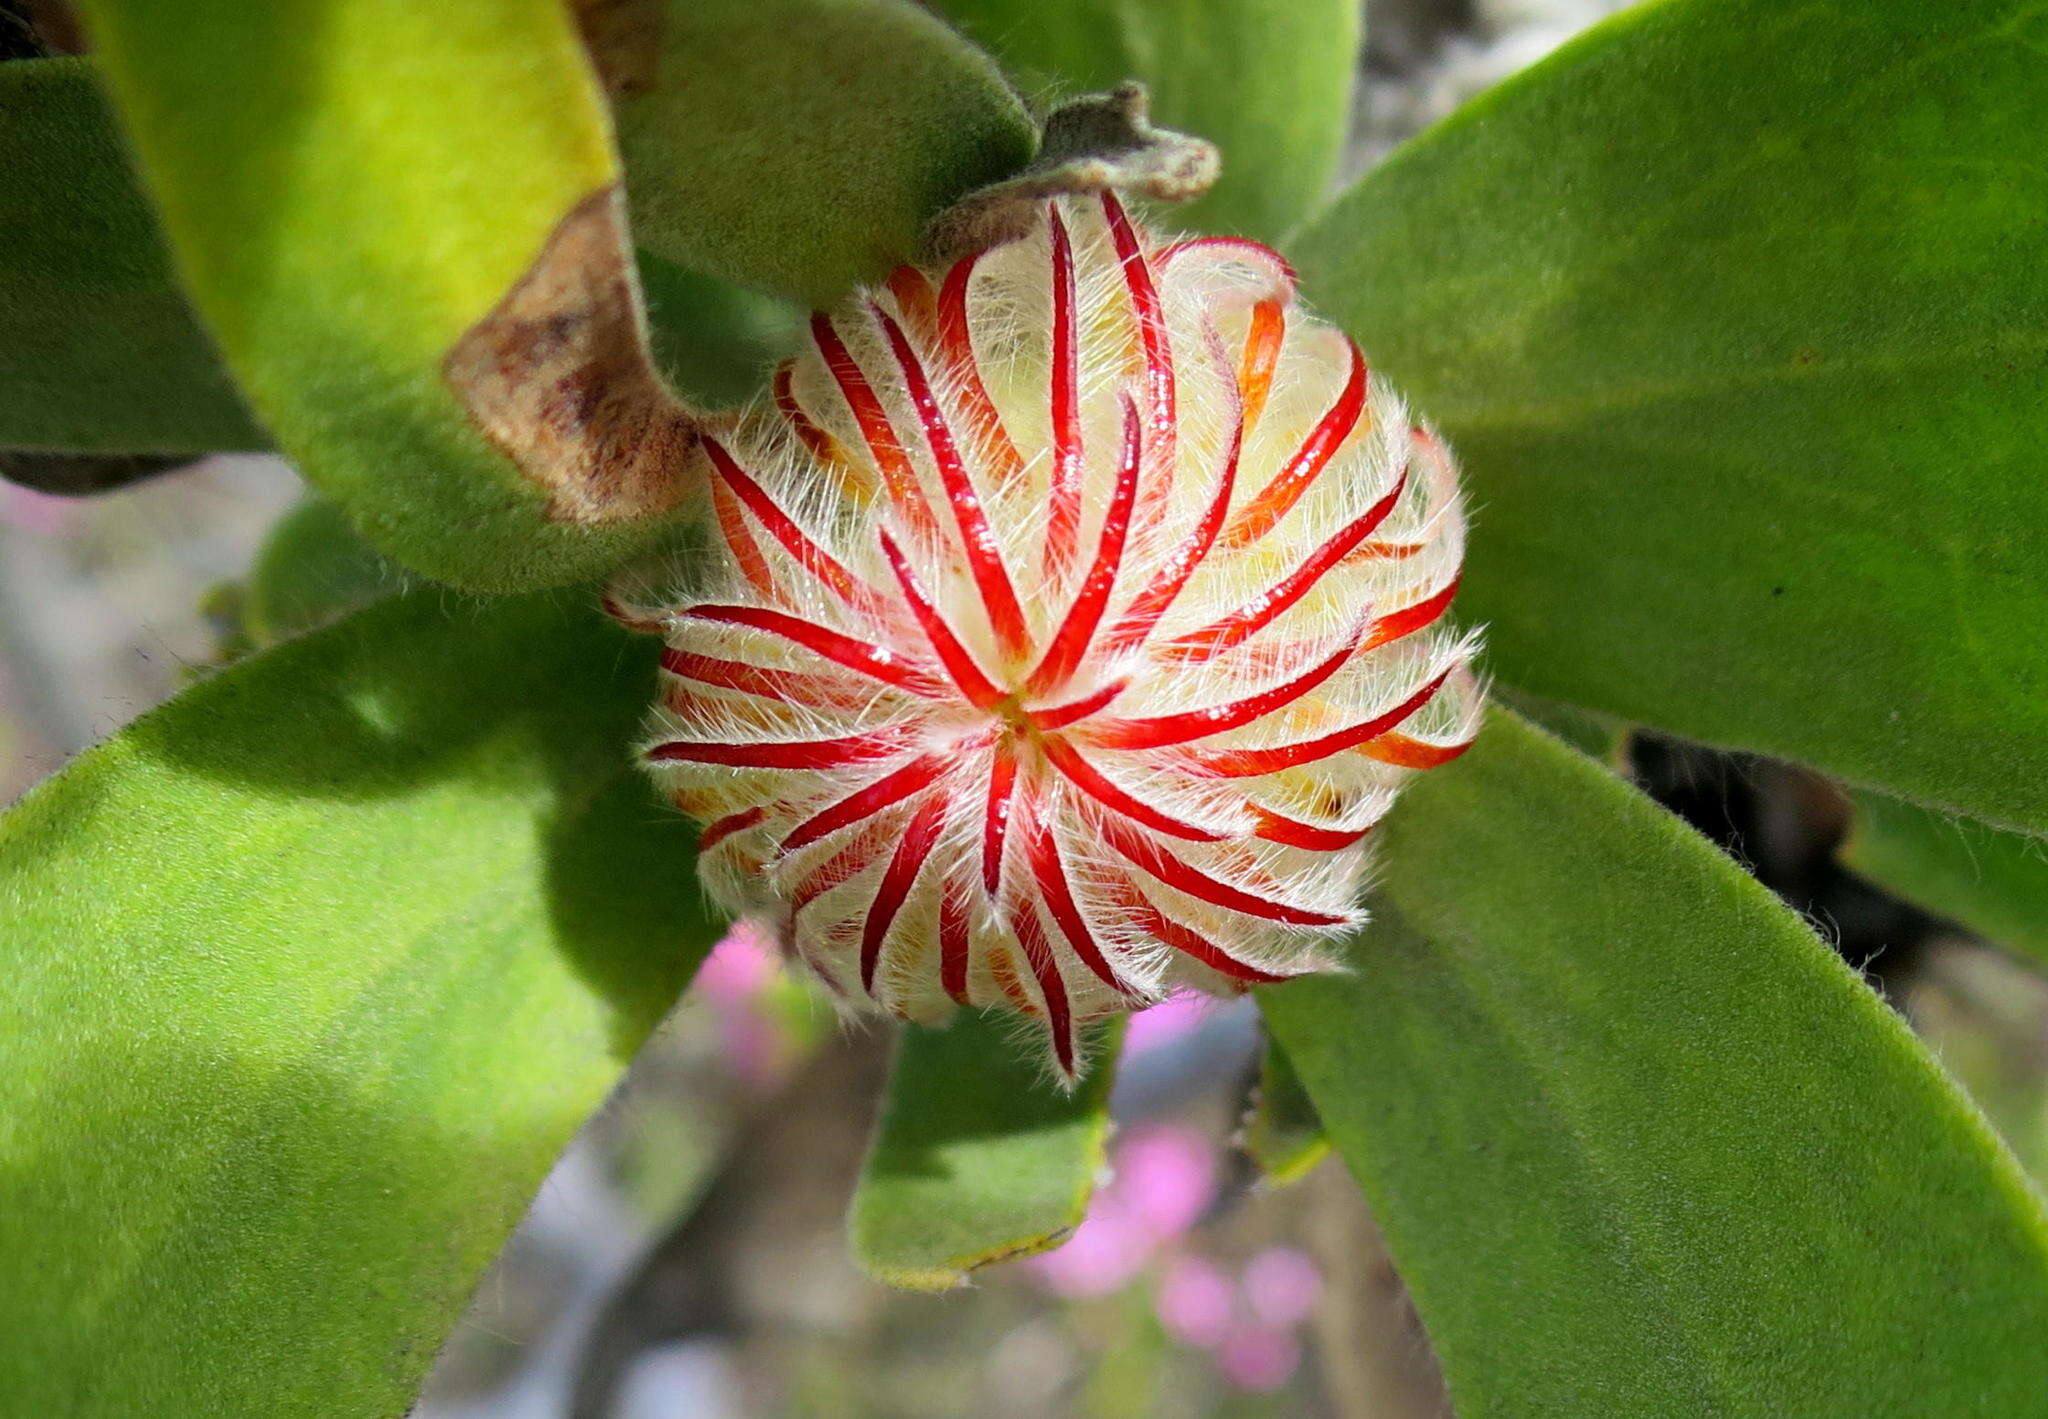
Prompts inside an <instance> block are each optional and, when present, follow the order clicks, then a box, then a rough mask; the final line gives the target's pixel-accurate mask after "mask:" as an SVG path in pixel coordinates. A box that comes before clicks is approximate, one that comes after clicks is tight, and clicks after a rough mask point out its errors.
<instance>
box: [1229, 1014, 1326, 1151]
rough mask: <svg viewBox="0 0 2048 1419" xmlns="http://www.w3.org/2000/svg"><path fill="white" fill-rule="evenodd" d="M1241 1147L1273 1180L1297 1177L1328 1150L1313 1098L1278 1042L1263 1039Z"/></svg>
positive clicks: (1324, 1131)
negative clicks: (1255, 1091) (1263, 1042)
mask: <svg viewBox="0 0 2048 1419" xmlns="http://www.w3.org/2000/svg"><path fill="white" fill-rule="evenodd" d="M1244 1151H1245V1152H1246V1153H1247V1154H1249V1155H1250V1156H1251V1160H1252V1161H1253V1162H1254V1163H1256V1164H1258V1167H1259V1171H1260V1172H1262V1173H1264V1174H1265V1175H1266V1177H1267V1178H1268V1179H1270V1180H1271V1181H1273V1182H1275V1183H1279V1184H1282V1185H1284V1184H1287V1183H1291V1182H1298V1181H1300V1180H1301V1179H1302V1178H1304V1177H1307V1176H1308V1174H1309V1173H1310V1172H1311V1171H1312V1170H1313V1169H1314V1168H1315V1166H1316V1164H1318V1163H1320V1162H1322V1161H1323V1159H1324V1158H1326V1157H1328V1156H1329V1152H1330V1135H1329V1133H1328V1132H1327V1131H1326V1130H1325V1129H1324V1128H1323V1119H1322V1115H1321V1114H1318V1113H1317V1112H1316V1105H1315V1100H1313V1099H1311V1098H1310V1097H1309V1096H1308V1090H1307V1088H1306V1087H1304V1086H1303V1084H1302V1082H1301V1075H1300V1074H1299V1073H1298V1072H1296V1070H1295V1068H1294V1061H1293V1060H1291V1059H1289V1058H1288V1057H1287V1051H1286V1050H1284V1049H1282V1048H1281V1047H1280V1042H1279V1041H1278V1040H1275V1039H1271V1038H1269V1039H1267V1041H1266V1048H1265V1050H1264V1052H1263V1053H1261V1054H1260V1056H1259V1082H1258V1093H1257V1096H1256V1097H1255V1098H1254V1099H1253V1100H1252V1111H1251V1116H1250V1117H1249V1118H1247V1119H1246V1120H1245V1127H1244Z"/></svg>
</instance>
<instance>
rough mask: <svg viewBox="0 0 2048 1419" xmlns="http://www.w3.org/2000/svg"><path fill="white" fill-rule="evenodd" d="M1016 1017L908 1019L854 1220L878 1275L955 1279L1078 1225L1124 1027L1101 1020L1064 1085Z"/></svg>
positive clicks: (1025, 1252) (933, 1284)
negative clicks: (1077, 1075) (1078, 1073)
mask: <svg viewBox="0 0 2048 1419" xmlns="http://www.w3.org/2000/svg"><path fill="white" fill-rule="evenodd" d="M1018 1034H1019V1028H1018V1025H1017V1023H1016V1022H1015V1021H1012V1020H1004V1019H1002V1018H1000V1017H991V1016H988V1015H975V1014H970V1013H968V1012H965V1011H963V1012H961V1014H960V1015H959V1016H958V1017H957V1018H955V1019H954V1021H953V1023H952V1024H950V1025H948V1026H947V1027H946V1028H944V1029H938V1030H933V1029H925V1028H923V1027H921V1026H916V1025H911V1026H908V1027H906V1028H905V1029H904V1031H903V1038H902V1040H901V1042H900V1044H899V1046H898V1049H897V1055H896V1064H895V1068H894V1070H893V1071H892V1072H891V1074H890V1077H889V1090H888V1094H887V1096H886V1097H885V1099H884V1101H883V1104H882V1117H881V1121H880V1123H879V1124H878V1125H877V1126H876V1131H875V1139H874V1143H873V1145H872V1146H871V1147H870V1148H869V1150H868V1156H867V1161H866V1162H865V1163H864V1164H863V1165H862V1167H861V1175H860V1184H859V1186H858V1188H857V1189H856V1190H855V1192H854V1196H853V1209H852V1212H851V1214H850V1215H849V1217H848V1227H849V1230H850V1231H851V1233H852V1239H853V1256H854V1260H855V1261H856V1262H858V1263H859V1265H860V1267H861V1269H862V1270H863V1271H866V1272H867V1273H868V1274H869V1275H870V1276H873V1277H874V1278H875V1279H876V1280H878V1281H884V1282H887V1283H888V1284H889V1285H891V1286H901V1287H904V1288H906V1289H909V1290H916V1291H939V1290H944V1289H946V1288H947V1287H950V1286H957V1285H959V1284H960V1283H961V1282H963V1281H965V1280H966V1279H967V1275H968V1273H969V1272H971V1271H974V1270H975V1269H976V1268H978V1267H983V1266H988V1265H990V1264H992V1263H994V1262H998V1261H1008V1260H1010V1259H1011V1258H1013V1257H1020V1256H1030V1255H1031V1254H1032V1253H1034V1252H1042V1251H1046V1250H1048V1249H1049V1248H1052V1247H1055V1246H1057V1245H1059V1244H1060V1243H1061V1242H1063V1241H1065V1240H1066V1238H1067V1236H1068V1234H1069V1233H1071V1232H1072V1231H1073V1230H1074V1228H1075V1227H1077V1226H1079V1225H1080V1224H1081V1217H1082V1214H1083V1213H1085V1212H1086V1211H1087V1210H1088V1197H1089V1194H1090V1193H1091V1192H1092V1191H1093V1190H1094V1187H1095V1179H1096V1175H1097V1174H1098V1173H1100V1172H1101V1171H1102V1165H1103V1156H1104V1154H1103V1148H1104V1143H1105V1140H1106V1139H1107V1138H1108V1136H1109V1087H1110V1083H1111V1082H1112V1079H1113V1077H1114V1075H1115V1072H1116V1054H1117V1048H1118V1046H1119V1044H1120V1043H1121V1042H1122V1031H1121V1029H1111V1028H1102V1029H1099V1030H1098V1031H1097V1033H1096V1035H1095V1038H1094V1046H1093V1051H1092V1052H1093V1055H1094V1060H1093V1063H1092V1064H1091V1065H1090V1066H1089V1069H1088V1074H1087V1077H1086V1078H1084V1079H1083V1080H1082V1081H1081V1082H1080V1084H1079V1085H1078V1086H1077V1087H1076V1088H1075V1089H1074V1090H1073V1092H1072V1093H1068V1092H1066V1091H1064V1090H1062V1089H1060V1088H1059V1087H1058V1086H1057V1085H1055V1084H1054V1083H1052V1082H1051V1079H1050V1077H1049V1074H1048V1071H1047V1069H1046V1066H1045V1063H1044V1061H1043V1060H1041V1059H1039V1058H1038V1057H1037V1056H1036V1055H1035V1054H1034V1053H1033V1051H1032V1048H1031V1046H1030V1045H1028V1044H1024V1043H1020V1042H1019V1039H1018Z"/></svg>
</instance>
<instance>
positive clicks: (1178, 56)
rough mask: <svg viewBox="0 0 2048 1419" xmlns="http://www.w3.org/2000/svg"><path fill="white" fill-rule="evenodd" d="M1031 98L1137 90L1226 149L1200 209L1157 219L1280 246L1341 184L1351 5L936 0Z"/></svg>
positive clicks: (1352, 54) (1175, 123)
mask: <svg viewBox="0 0 2048 1419" xmlns="http://www.w3.org/2000/svg"><path fill="white" fill-rule="evenodd" d="M933 8H934V9H936V10H937V11H938V12H939V13H940V14H942V15H945V16H947V17H948V18H949V19H951V20H953V21H954V23H956V24H958V25H959V26H960V27H961V29H963V30H964V31H966V33H967V34H968V35H969V37H971V38H972V39H974V40H975V41H976V42H977V43H979V44H982V45H984V46H986V47H987V48H988V49H989V50H990V52H992V53H993V54H995V55H996V56H997V57H998V58H999V59H1001V60H1002V61H1003V63H1004V65H1005V67H1007V68H1008V69H1009V70H1010V72H1011V73H1012V74H1013V75H1015V76H1016V78H1017V81H1018V83H1019V85H1020V86H1021V87H1022V88H1023V90H1024V92H1025V93H1027V94H1030V95H1032V96H1033V97H1034V98H1042V97H1043V96H1046V95H1049V94H1056V93H1063V94H1075V93H1087V92H1090V91H1093V90H1106V89H1110V88H1113V87H1114V86H1115V85H1117V84H1118V83H1120V82H1122V81H1123V80H1125V79H1142V80H1143V81H1144V82H1145V84H1146V86H1147V87H1148V88H1149V89H1150V90H1151V92H1152V117H1153V118H1154V119H1155V120H1156V121H1158V122H1159V123H1161V124H1163V125H1165V126H1166V127H1168V128H1178V129H1181V130H1183V131H1185V132H1188V133H1192V134H1195V135H1196V136H1197V137H1201V138H1207V139H1208V140H1209V141H1210V142H1212V143H1214V144H1216V145H1217V146H1218V147H1219V148H1221V149H1222V150H1223V176H1222V178H1221V180H1220V181H1218V183H1217V184H1216V187H1215V190H1214V191H1213V192H1211V193H1210V194H1209V196H1207V197H1205V198H1203V199H1202V200H1200V201H1199V202H1193V203H1190V204H1189V205H1188V206H1187V207H1185V208H1178V209H1175V210H1174V211H1172V212H1169V213H1165V214H1163V215H1162V218H1161V220H1162V221H1163V223H1164V224H1165V225H1168V226H1192V227H1198V228H1204V229H1207V230H1211V231H1222V232H1236V233H1240V234H1242V235H1245V236H1253V237H1259V238H1262V239H1264V240H1267V241H1275V240H1278V239H1279V238H1280V237H1281V236H1282V235H1284V234H1285V233H1286V232H1287V230H1288V228H1290V227H1292V226H1293V225H1294V223H1295V222H1296V221H1298V220H1299V219H1300V217H1301V216H1302V214H1303V213H1304V212H1306V211H1308V210H1309V208H1310V207H1312V206H1314V205H1315V204H1316V203H1317V202H1318V201H1320V200H1321V199H1322V197H1323V195H1324V194H1325V192H1326V191H1327V190H1328V188H1329V185H1330V182H1331V180H1332V179H1333V178H1334V177H1335V176H1336V171H1337V163H1338V160H1339V159H1340V158H1341V157H1342V155H1343V151H1344V135H1345V133H1346V131H1347V130H1348V128H1349V126H1350V122H1351V86H1352V79H1353V76H1354V74H1355V73H1356V72H1357V66H1358V48H1359V42H1360V39H1361V30H1360V25H1361V14H1362V12H1363V10H1364V7H1363V6H1362V5H1359V4H1357V3H1355V0H1286V3H1284V4H1275V3H1273V2H1272V0H1148V3H1145V4H1131V3H1129V0H934V4H933Z"/></svg>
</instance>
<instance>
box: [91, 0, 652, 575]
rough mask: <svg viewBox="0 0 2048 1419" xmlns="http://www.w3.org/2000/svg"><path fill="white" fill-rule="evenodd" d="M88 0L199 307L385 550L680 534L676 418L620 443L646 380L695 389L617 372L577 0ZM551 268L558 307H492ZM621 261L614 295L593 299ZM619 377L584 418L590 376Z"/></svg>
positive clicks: (242, 375)
mask: <svg viewBox="0 0 2048 1419" xmlns="http://www.w3.org/2000/svg"><path fill="white" fill-rule="evenodd" d="M82 8H83V9H84V11H85V14H86V18H87V19H88V21H89V22H90V28H91V30H92V32H93V35H94V39H95V44H96V57H97V59H98V61H99V62H100V63H101V65H102V67H103V72H104V74H105V76H106V78H107V81H108V86H109V89H110V91H111V93H112V95H113V97H114V100H115V107H116V109H117V111H118V113H119V115H120V117H121V119H122V123H123V127H124V128H125V130H126V131H127V133H128V136H129V138H130V140H131V143H132V146H133V148H134V150H135V153H136V156H137V159H138V166H139V168H140V170H141V172H142V174H143V176H144V178H145V179H146V181H147V184H148V186H149V188H150V189H151V191H152V193H153V195H154V197H155V198H156V202H157V206H158V208H159V210H160V212H161V214H162V218H163V225H164V229H165V231H166V233H167V235H168V238H169V242H170V246H171V248H172V251H173V252H174V254H175V256H176V258H177V261H178V266H179V269H180V273H181V275H182V278H183V282H184V284H185V286H186V288H187V289H188V290H189V292H190V293H191V296H192V299H193V302H194V304H195V305H196V306H197V307H198V309H199V310H200V312H201V313H202V314H203V315H204V316H205V318H206V320H207V322H208V324H209V326H210V327H211V329H212V332H213V335H214V337H215V338H216V339H217V341H218V342H219V345H220V347H221V350H222V352H223V354H224V355H225V356H226V359H227V362H228V364H229V366H230V368H231V369H232V370H233V371H234V372H235V374H236V376H237V378H238V379H239V381H240V383H241V385H242V387H243V389H244V390H245V392H246V393H247V394H248V396H249V399H250V402H251V403H252V404H253V405H254V406H255V408H256V410H257V411H258V413H259V414H261V415H262V417H263V419H264V421H265V422H266V423H267V424H268V425H269V426H270V428H271V429H272V430H273V432H274V433H275V434H276V436H277V440H278V443H279V446H280V447H281V448H282V449H283V451H284V452H285V453H286V454H288V455H289V456H290V457H291V458H292V459H293V461H294V462H296V463H297V464H298V465H299V467H300V469H301V470H302V471H303V472H304V473H305V474H306V476H307V477H308V478H309V479H310V480H311V481H312V482H313V483H315V484H316V485H318V486H319V487H320V488H321V489H322V490H323V491H325V492H327V493H328V494H329V495H330V496H332V497H334V498H335V499H336V500H337V501H339V502H340V503H341V504H342V505H343V506H344V507H345V508H347V509H348V511H349V513H350V515H351V516H352V517H353V518H354V519H355V521H356V522H357V524H358V525H359V526H360V527H361V528H362V529H363V531H364V532H365V534H366V535H368V536H369V537H370V539H371V540H372V541H373V542H374V543H375V544H376V545H377V546H378V547H379V549H380V550H382V551H384V552H385V553H386V554H388V555H390V556H391V557H392V558H394V559H395V560H397V561H399V562H401V563H403V564H404V565H407V566H409V567H411V568H413V569H415V570H418V571H422V572H425V573H426V574H428V575H430V576H435V577H439V578H442V579H444V580H448V581H451V582H455V583H457V584H461V585H465V586H470V587H475V588H479V589H485V590H511V589H517V588H522V587H531V586H536V585H550V584H560V583H565V582H569V581H574V580H578V579H583V578H587V577H588V576H590V575H593V574H595V573H597V572H601V571H603V570H605V569H607V568H608V567H610V566H611V565H613V564H615V563H616V562H617V561H618V560H619V559H620V558H621V557H623V556H624V555H626V554H628V553H630V552H632V551H634V550H637V549H638V548H640V547H642V546H644V545H646V544H647V543H648V541H649V540H650V539H651V538H652V537H653V536H655V535H656V532H657V528H656V527H655V524H656V523H658V521H659V518H658V516H657V514H658V513H659V512H660V511H661V510H662V509H663V508H664V507H666V506H668V505H669V504H668V500H669V499H671V498H672V497H673V496H674V495H675V494H676V489H675V488H674V487H673V486H671V485H672V483H673V479H674V473H675V469H674V467H673V461H672V460H665V459H661V458H659V457H655V456H654V454H653V450H655V449H657V448H658V447H660V446H661V442H662V441H661V439H660V438H659V437H656V436H655V435H657V434H660V433H663V432H666V430H665V429H662V428H660V427H658V426H657V427H656V429H655V430H654V431H653V432H652V433H649V432H648V431H647V430H644V429H641V428H639V427H637V426H627V427H626V428H625V431H626V432H629V433H634V434H646V435H647V436H645V437H641V438H637V439H635V438H623V439H620V440H619V441H618V443H617V445H616V446H615V447H614V446H611V445H603V446H600V441H601V440H602V436H603V435H604V433H605V432H606V431H607V430H611V429H616V428H620V427H621V426H622V418H621V414H622V410H623V409H625V408H630V409H631V410H633V411H634V413H635V415H636V418H637V416H638V415H639V413H640V412H642V407H643V403H646V401H643V400H642V399H641V396H643V395H645V396H647V397H648V400H651V401H652V402H651V403H647V404H646V407H647V418H648V419H649V420H652V419H654V418H655V417H656V414H655V413H654V412H653V410H654V408H655V406H657V405H659V406H660V408H661V409H662V410H663V411H665V412H672V411H669V410H668V409H667V406H666V405H661V404H660V401H659V400H658V399H655V398H654V397H653V396H654V395H655V394H657V393H658V388H657V387H656V386H654V385H653V384H651V383H647V384H644V385H638V384H632V383H631V382H629V381H628V380H626V379H624V378H622V375H624V374H627V373H630V372H632V371H633V370H635V369H639V368H642V367H644V366H645V364H646V360H645V355H644V352H639V353H636V352H635V350H634V348H633V347H634V345H635V344H636V343H637V341H638V339H639V335H638V331H637V329H636V328H634V325H633V322H634V320H635V319H636V318H637V317H636V301H635V300H634V299H633V298H632V293H631V291H630V286H631V280H632V269H631V262H630V258H629V257H628V256H627V254H626V249H625V247H624V246H623V244H622V240H621V236H622V234H621V231H620V229H619V227H618V222H617V217H616V214H615V212H614V211H613V209H612V208H611V207H610V206H609V205H607V197H606V194H607V192H608V190H609V189H610V188H612V187H613V186H614V184H615V183H616V182H617V180H618V168H617V162H616V158H615V156H614V154H613V152H612V148H611V141H610V128H609V123H608V118H607V113H606V107H605V101H604V97H603V95H602V94H601V93H600V92H599V90H598V88H597V86H596V82H595V80H594V78H593V76H592V73H591V69H590V65H589V63H588V61H587V59H586V58H585V56H584V53H583V50H582V46H581V42H580V40H579V38H578V36H577V33H576V30H575V28H574V26H573V25H572V23H571V21H570V18H569V15H568V12H567V9H566V7H565V6H563V5H562V4H560V3H559V0H474V2H473V3H465V4H461V5H453V6H444V5H427V6H423V5H419V4H415V3H411V0H351V3H348V4H334V3H330V0H276V3H269V4H264V5H258V6H249V5H245V4H242V3H240V0H190V3H186V4H179V5H163V4H159V3H156V0H85V3H84V5H83V7H82ZM230 75H231V76H233V77H232V82H230V81H228V80H227V79H226V78H225V77H224V76H230ZM558 243H566V245H562V244H558ZM529 275H532V276H533V277H534V278H535V280H537V281H539V282H540V283H541V287H542V288H544V289H545V288H550V285H551V283H552V289H551V295H550V296H549V297H548V299H549V301H550V306H549V309H550V311H551V312H552V314H553V315H554V316H555V317H556V319H554V320H552V321H551V320H550V319H549V318H548V317H547V316H546V315H541V316H538V317H535V318H532V319H530V320H527V321H525V322H523V324H522V327H521V328H517V329H515V330H513V331H510V332H499V330H498V327H497V326H495V325H485V324H483V322H485V320H486V317H490V316H493V315H495V314H498V313H499V311H500V304H501V302H502V301H504V300H505V299H506V298H507V297H508V296H509V295H511V294H512V293H514V291H515V289H522V290H530V289H531V288H524V287H522V286H521V283H522V281H523V280H524V279H525V278H527V277H528V276H529ZM582 282H589V283H594V284H582ZM619 282H624V283H625V284H626V286H627V288H628V289H627V290H625V291H624V293H623V294H621V295H620V297H619V299H617V300H615V301H613V302H612V304H611V305H610V306H609V307H601V308H594V307H591V306H585V305H580V304H575V302H578V301H581V300H584V299H585V298H594V297H593V292H594V291H602V292H612V291H615V290H617V283H619ZM515 314H516V313H515ZM527 315H529V316H532V315H533V313H532V312H530V311H529V312H527ZM498 333H503V334H505V335H506V337H507V338H505V339H504V340H503V341H502V342H501V341H499V340H498V339H496V338H493V337H494V336H495V335H496V334H498ZM513 336H517V337H518V338H517V339H514V338H511V337H513ZM543 337H548V338H543ZM549 339H552V344H550V343H549ZM512 357H516V358H517V360H518V361H519V363H516V364H515V363H509V362H508V360H509V359H511V358H512ZM600 377H601V378H602V379H603V382H604V387H605V389H606V392H607V398H608V407H607V408H606V409H605V410H604V411H603V414H604V417H586V415H587V414H588V411H587V410H585V409H583V407H582V406H580V405H578V404H577V403H575V401H574V400H573V399H572V398H571V397H570V396H571V395H572V394H573V393H574V391H576V390H578V389H581V388H584V387H585V386H586V385H587V383H588V381H589V380H590V379H593V378H600ZM493 379H495V380H496V381H497V383H495V384H493V383H491V380H493ZM557 391H567V393H562V394H558V393H557ZM504 406H509V407H504ZM486 430H488V436H487V433H486ZM584 455H588V456H589V457H590V458H591V459H592V460H593V461H594V462H595V465H596V466H595V467H591V466H588V465H586V464H585V463H583V462H581V461H579V459H580V458H582V457H583V456H584ZM664 480H666V481H664Z"/></svg>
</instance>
